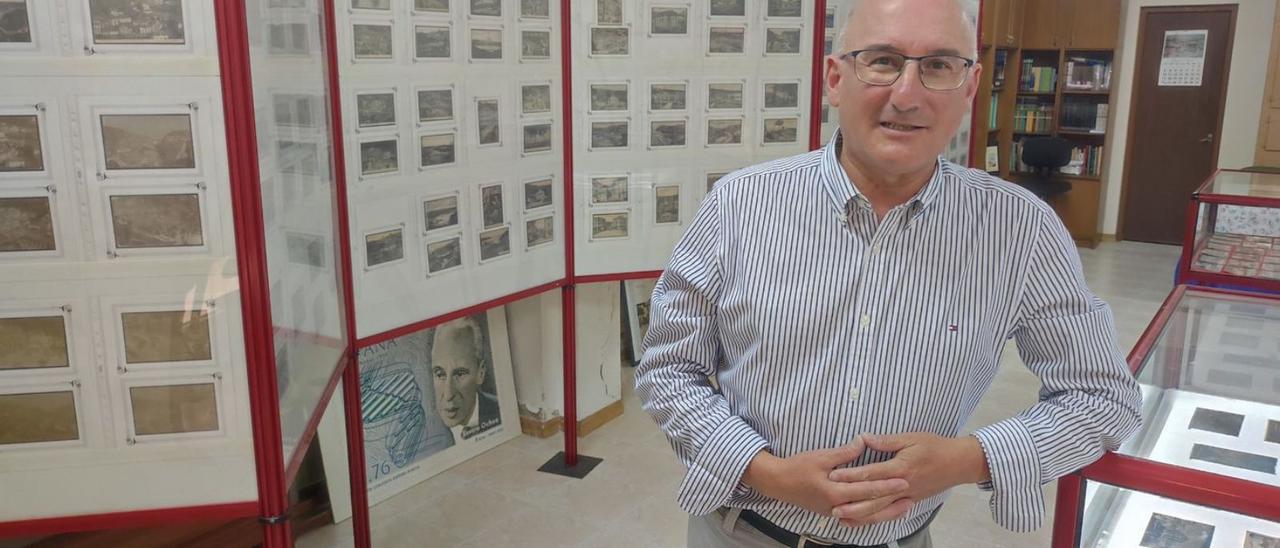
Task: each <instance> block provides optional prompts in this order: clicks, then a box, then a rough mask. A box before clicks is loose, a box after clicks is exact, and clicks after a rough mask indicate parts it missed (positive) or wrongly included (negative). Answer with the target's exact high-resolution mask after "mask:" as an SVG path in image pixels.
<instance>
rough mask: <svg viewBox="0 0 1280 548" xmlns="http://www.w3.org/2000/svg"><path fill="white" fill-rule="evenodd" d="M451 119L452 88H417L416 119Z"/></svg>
mask: <svg viewBox="0 0 1280 548" xmlns="http://www.w3.org/2000/svg"><path fill="white" fill-rule="evenodd" d="M452 119H453V88H444V89H423V90H418V121H419V122H440V121H443V120H452Z"/></svg>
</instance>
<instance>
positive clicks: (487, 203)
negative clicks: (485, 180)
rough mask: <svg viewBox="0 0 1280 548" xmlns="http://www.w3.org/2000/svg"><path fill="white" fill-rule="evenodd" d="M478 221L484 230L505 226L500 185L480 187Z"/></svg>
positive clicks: (504, 209) (504, 210)
mask: <svg viewBox="0 0 1280 548" xmlns="http://www.w3.org/2000/svg"><path fill="white" fill-rule="evenodd" d="M480 220H481V226H483V227H484V228H493V227H496V226H499V225H503V224H506V222H507V208H506V201H505V200H504V199H503V190H502V183H494V184H489V185H481V186H480Z"/></svg>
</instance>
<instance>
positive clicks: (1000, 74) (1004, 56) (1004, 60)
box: [991, 50, 1009, 89]
mask: <svg viewBox="0 0 1280 548" xmlns="http://www.w3.org/2000/svg"><path fill="white" fill-rule="evenodd" d="M1008 63H1009V52H1008V51H1006V50H996V67H995V72H994V73H993V77H992V79H991V85H992V86H993V87H995V88H996V89H1000V88H1002V87H1004V68H1005V65H1007V64H1008Z"/></svg>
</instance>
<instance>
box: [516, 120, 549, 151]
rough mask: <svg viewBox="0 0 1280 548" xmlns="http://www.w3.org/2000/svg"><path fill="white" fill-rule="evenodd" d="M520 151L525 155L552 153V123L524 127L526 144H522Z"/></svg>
mask: <svg viewBox="0 0 1280 548" xmlns="http://www.w3.org/2000/svg"><path fill="white" fill-rule="evenodd" d="M520 150H521V151H522V152H524V153H525V154H532V153H535V152H547V151H550V150H551V122H542V123H538V124H526V125H525V126H524V143H522V144H521V149H520Z"/></svg>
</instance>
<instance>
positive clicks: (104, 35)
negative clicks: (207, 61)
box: [82, 0, 189, 49]
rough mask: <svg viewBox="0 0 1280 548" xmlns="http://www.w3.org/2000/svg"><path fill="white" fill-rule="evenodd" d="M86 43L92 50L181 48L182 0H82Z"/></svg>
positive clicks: (183, 42) (183, 30) (184, 27)
mask: <svg viewBox="0 0 1280 548" xmlns="http://www.w3.org/2000/svg"><path fill="white" fill-rule="evenodd" d="M82 1H83V5H84V8H85V13H86V14H87V17H86V19H87V20H88V25H86V27H87V29H86V30H88V34H89V35H88V41H89V43H90V44H92V46H93V48H94V49H109V48H111V47H112V46H135V48H121V49H137V48H136V46H144V47H154V46H184V45H186V44H187V42H188V40H187V29H188V27H189V25H188V22H187V13H186V10H185V9H184V6H183V0H82Z"/></svg>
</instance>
